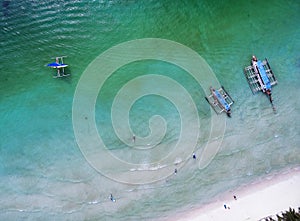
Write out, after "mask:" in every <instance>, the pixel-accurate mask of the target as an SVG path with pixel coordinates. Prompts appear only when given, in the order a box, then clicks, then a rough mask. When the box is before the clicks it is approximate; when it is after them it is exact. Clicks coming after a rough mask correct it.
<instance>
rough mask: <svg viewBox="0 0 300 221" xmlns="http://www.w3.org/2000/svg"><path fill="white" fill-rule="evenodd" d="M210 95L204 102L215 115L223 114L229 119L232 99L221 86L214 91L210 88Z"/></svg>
mask: <svg viewBox="0 0 300 221" xmlns="http://www.w3.org/2000/svg"><path fill="white" fill-rule="evenodd" d="M209 89H210V92H211V94H210V95H209V96H208V97H205V99H206V101H207V102H208V103H209V104H210V106H211V107H212V108H213V109H214V111H215V112H216V113H217V114H220V113H222V112H225V113H226V114H227V116H228V117H231V109H230V107H231V105H232V104H233V103H234V101H233V99H232V98H231V97H230V95H229V94H228V93H227V92H226V90H225V88H224V87H223V86H222V87H221V88H220V89H218V90H216V89H214V88H213V87H210V88H209Z"/></svg>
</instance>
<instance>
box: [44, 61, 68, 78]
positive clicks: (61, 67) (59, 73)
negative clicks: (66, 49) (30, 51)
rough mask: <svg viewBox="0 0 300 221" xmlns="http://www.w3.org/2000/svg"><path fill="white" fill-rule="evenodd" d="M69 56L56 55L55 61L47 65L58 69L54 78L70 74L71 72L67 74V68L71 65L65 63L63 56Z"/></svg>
mask: <svg viewBox="0 0 300 221" xmlns="http://www.w3.org/2000/svg"><path fill="white" fill-rule="evenodd" d="M65 57H67V56H61V57H56V58H55V62H52V63H50V64H47V67H50V68H53V69H56V71H57V72H56V75H55V76H53V78H61V77H66V76H69V75H70V74H65V68H66V67H68V66H69V65H67V64H64V61H63V58H65Z"/></svg>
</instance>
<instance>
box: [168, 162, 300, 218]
mask: <svg viewBox="0 0 300 221" xmlns="http://www.w3.org/2000/svg"><path fill="white" fill-rule="evenodd" d="M299 186H300V167H299V166H298V167H294V168H290V169H288V170H283V171H280V172H278V173H275V174H269V175H267V176H265V177H262V178H261V179H259V180H256V181H254V182H251V183H249V184H247V185H242V186H240V187H238V188H237V189H234V190H228V191H227V192H226V193H224V194H221V195H219V196H218V197H216V198H215V199H214V201H212V202H211V203H208V204H206V205H202V206H199V207H196V208H192V209H190V211H188V210H187V211H185V212H184V211H181V212H178V213H176V214H173V215H171V216H170V217H168V218H166V220H167V221H169V220H170V221H171V220H177V221H219V220H231V221H235V220H236V221H244V220H245V221H246V220H247V221H252V220H253V221H258V220H264V219H263V218H266V217H268V216H272V217H273V216H276V214H280V213H281V212H284V211H287V210H289V208H290V207H291V208H294V209H295V210H298V207H300V189H299ZM234 196H236V200H235V199H234ZM224 205H226V209H225V207H224ZM228 207H229V208H228Z"/></svg>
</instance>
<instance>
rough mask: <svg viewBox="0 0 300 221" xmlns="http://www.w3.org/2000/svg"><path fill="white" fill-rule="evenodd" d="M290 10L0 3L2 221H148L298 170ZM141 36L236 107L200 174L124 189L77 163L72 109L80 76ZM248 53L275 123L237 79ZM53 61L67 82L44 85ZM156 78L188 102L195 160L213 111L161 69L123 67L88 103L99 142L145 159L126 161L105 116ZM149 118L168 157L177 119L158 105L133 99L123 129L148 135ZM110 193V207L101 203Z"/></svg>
mask: <svg viewBox="0 0 300 221" xmlns="http://www.w3.org/2000/svg"><path fill="white" fill-rule="evenodd" d="M299 11H300V3H299V2H298V1H292V0H290V1H283V0H278V1H258V0H253V1H238V2H236V1H233V0H231V1H230V0H224V1H216V0H214V1H208V0H207V1H71V0H70V1H69V0H66V1H54V0H50V1H34V0H33V1H20V0H14V1H4V0H2V4H1V21H0V24H1V34H0V40H1V41H0V42H1V43H0V45H1V55H0V70H1V74H0V125H1V127H0V176H1V179H0V180H1V181H0V196H1V197H0V219H1V220H85V219H86V220H142V219H146V220H155V219H158V218H166V217H168V216H169V215H170V214H173V213H175V212H178V211H183V210H185V209H188V208H190V207H193V206H195V205H200V204H204V203H206V202H209V201H210V199H212V198H213V197H216V196H217V195H218V194H220V193H222V192H224V191H228V190H230V189H232V188H235V187H237V186H239V185H243V184H246V183H248V182H251V181H252V180H256V179H259V178H260V177H262V176H264V175H265V174H270V173H275V172H277V171H279V170H281V169H286V168H290V167H294V166H299V163H300V157H299V156H300V149H299V144H300V140H299V131H300V127H299V121H298V120H297V119H298V117H299V113H300V112H299V107H300V104H299V99H297V95H298V94H299V92H300V91H299V88H298V84H299V76H298V74H299V71H300V57H299V49H300V27H299V22H298V21H299V20H300V13H299ZM141 38H162V39H169V40H172V41H175V42H179V43H181V44H183V45H186V46H187V47H190V48H191V49H192V50H194V51H196V52H197V53H198V54H199V55H201V56H202V57H203V58H204V59H205V60H206V61H207V63H208V64H209V65H210V67H211V68H212V69H213V71H214V73H215V75H216V76H217V78H218V80H219V82H220V83H221V84H222V85H224V86H225V87H226V89H227V90H228V91H229V92H230V94H231V96H232V97H233V98H234V100H235V104H234V106H233V107H232V118H231V119H227V120H226V131H225V136H224V140H223V142H222V145H221V150H220V151H219V152H218V154H217V155H216V157H215V158H214V159H213V161H212V162H211V163H210V164H209V165H208V167H206V168H205V169H203V170H199V169H198V164H197V162H198V161H194V160H192V159H190V160H187V162H186V163H185V165H184V166H183V167H182V168H181V169H180V170H179V171H178V174H177V175H176V176H171V177H169V178H167V179H164V180H161V181H159V182H155V183H153V184H147V185H130V184H122V183H119V182H116V181H114V180H112V179H109V178H107V177H105V176H103V175H102V174H100V173H99V172H97V171H96V170H95V169H94V168H93V167H91V165H90V164H89V163H88V162H87V161H86V160H85V158H84V156H83V155H82V153H81V151H80V149H79V147H78V145H77V143H76V139H75V136H74V132H73V125H72V102H73V98H74V92H75V89H76V86H77V84H78V82H79V79H80V77H81V75H82V73H83V72H84V70H85V69H86V68H87V66H88V65H89V64H90V63H91V62H92V61H93V60H94V59H95V58H96V57H97V56H98V55H100V54H101V53H103V52H104V51H105V50H107V49H109V48H111V47H113V46H115V45H117V44H119V43H122V42H125V41H129V40H134V39H141ZM128 53H132V52H128ZM252 54H256V56H257V57H258V58H261V59H263V58H264V57H267V58H268V59H269V61H270V64H271V66H272V68H273V71H274V73H275V75H276V76H277V78H278V82H279V83H278V85H276V86H275V87H274V89H273V97H274V105H275V106H276V108H277V114H274V113H273V112H272V108H271V106H270V104H269V102H268V100H267V98H266V97H265V96H264V95H263V94H256V95H252V94H251V91H250V89H249V87H248V85H247V82H246V80H245V78H244V76H243V72H242V70H243V67H244V66H246V65H248V64H249V59H250V57H251V55H252ZM58 55H67V56H68V57H67V58H66V59H65V62H66V63H67V64H69V65H70V68H69V70H68V71H69V72H71V76H70V77H68V78H64V79H53V78H52V74H53V72H52V70H51V69H49V68H47V67H45V64H47V63H50V62H52V61H53V59H51V58H52V57H55V56H58ZM100 73H101V70H100ZM154 73H155V74H164V75H166V76H169V77H172V78H173V79H174V80H176V81H177V82H179V83H180V84H182V85H183V86H184V88H186V89H187V90H188V92H189V93H190V95H191V97H192V98H193V99H194V100H195V104H196V106H197V109H198V113H199V118H200V121H201V125H202V127H201V132H202V133H201V136H200V137H199V140H198V145H197V147H196V149H195V151H196V153H197V154H201V151H202V148H203V146H204V144H205V142H206V141H207V136H208V134H209V129H210V128H209V127H208V126H207V125H209V120H210V116H211V114H214V113H211V112H210V110H209V106H208V105H207V103H206V102H205V99H204V92H203V89H201V87H200V86H199V85H197V83H196V82H195V80H194V79H192V78H191V77H190V76H189V75H188V74H187V73H186V72H185V71H184V70H182V69H180V68H178V67H176V66H175V65H171V64H167V63H165V62H160V61H144V62H143V61H142V62H136V63H133V64H130V65H128V66H125V67H123V68H121V69H120V70H118V71H117V72H116V73H114V74H113V75H112V76H111V78H110V79H108V81H107V82H106V85H104V87H103V91H101V92H100V94H99V97H98V99H97V104H96V123H97V128H98V130H99V133H100V134H101V135H102V136H103V140H104V141H105V142H106V143H107V146H109V147H110V149H111V151H112V152H113V153H114V154H115V155H116V156H118V157H120V158H121V157H125V159H127V160H128V159H131V160H136V161H138V162H144V161H147V160H148V158H147V154H145V153H141V154H140V155H139V157H138V158H136V157H135V156H134V154H133V153H134V152H131V151H133V150H132V149H131V148H128V147H127V146H126V145H124V144H122V142H121V141H120V140H119V139H118V138H117V136H116V135H115V134H114V131H113V127H112V126H111V124H110V120H111V114H110V112H109V111H110V106H111V104H112V100H113V96H114V95H115V94H116V92H117V90H118V89H119V88H121V87H122V85H123V84H124V83H126V82H127V81H129V80H130V79H133V78H135V77H137V76H140V75H146V74H154ZM121 76H122V77H121ZM123 76H124V77H123ZM149 85H150V84H149ZM150 86H151V85H150ZM141 113H143V114H141ZM154 114H159V115H161V116H163V117H164V118H165V120H166V121H167V122H169V123H168V129H167V133H166V136H165V137H164V140H163V143H165V144H166V147H165V148H166V151H172V150H173V149H172V148H173V147H172V146H171V144H172V143H173V142H174V141H176V139H177V138H178V136H179V135H180V120H178V115H179V114H178V112H177V110H176V108H175V107H174V105H172V103H170V102H169V101H167V100H165V99H164V98H161V97H156V96H149V97H146V98H145V99H141V100H138V101H137V103H136V105H135V106H133V109H132V112H130V123H131V124H132V129H133V132H134V133H135V134H136V135H138V136H146V135H147V134H149V128H148V119H149V118H150V117H151V116H152V115H154ZM129 139H130V138H129ZM169 144H170V145H169ZM187 145H188V143H187ZM153 157H154V158H155V159H156V157H159V156H153ZM167 166H174V165H167ZM113 169H114V168H113ZM157 172H159V169H157ZM110 193H113V194H114V196H115V197H116V198H117V202H116V203H112V202H111V201H110V200H109V199H108V196H109V194H110Z"/></svg>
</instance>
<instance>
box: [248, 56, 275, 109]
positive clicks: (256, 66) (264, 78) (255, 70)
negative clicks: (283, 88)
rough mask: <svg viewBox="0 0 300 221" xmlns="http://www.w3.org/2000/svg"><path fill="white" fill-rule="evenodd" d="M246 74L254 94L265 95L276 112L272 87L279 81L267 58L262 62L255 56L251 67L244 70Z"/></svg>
mask: <svg viewBox="0 0 300 221" xmlns="http://www.w3.org/2000/svg"><path fill="white" fill-rule="evenodd" d="M244 74H245V77H246V79H247V81H248V84H249V86H250V89H251V91H252V93H253V94H255V93H256V92H258V91H262V92H263V93H265V94H266V95H267V96H268V98H269V100H270V102H271V104H272V107H273V110H275V107H274V105H273V99H272V91H271V89H272V86H273V85H276V84H277V79H276V77H275V75H274V73H273V71H272V69H271V67H270V65H269V62H268V60H267V58H265V60H263V61H260V60H257V58H256V57H255V56H254V55H253V56H252V59H251V65H250V66H248V67H245V68H244Z"/></svg>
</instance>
